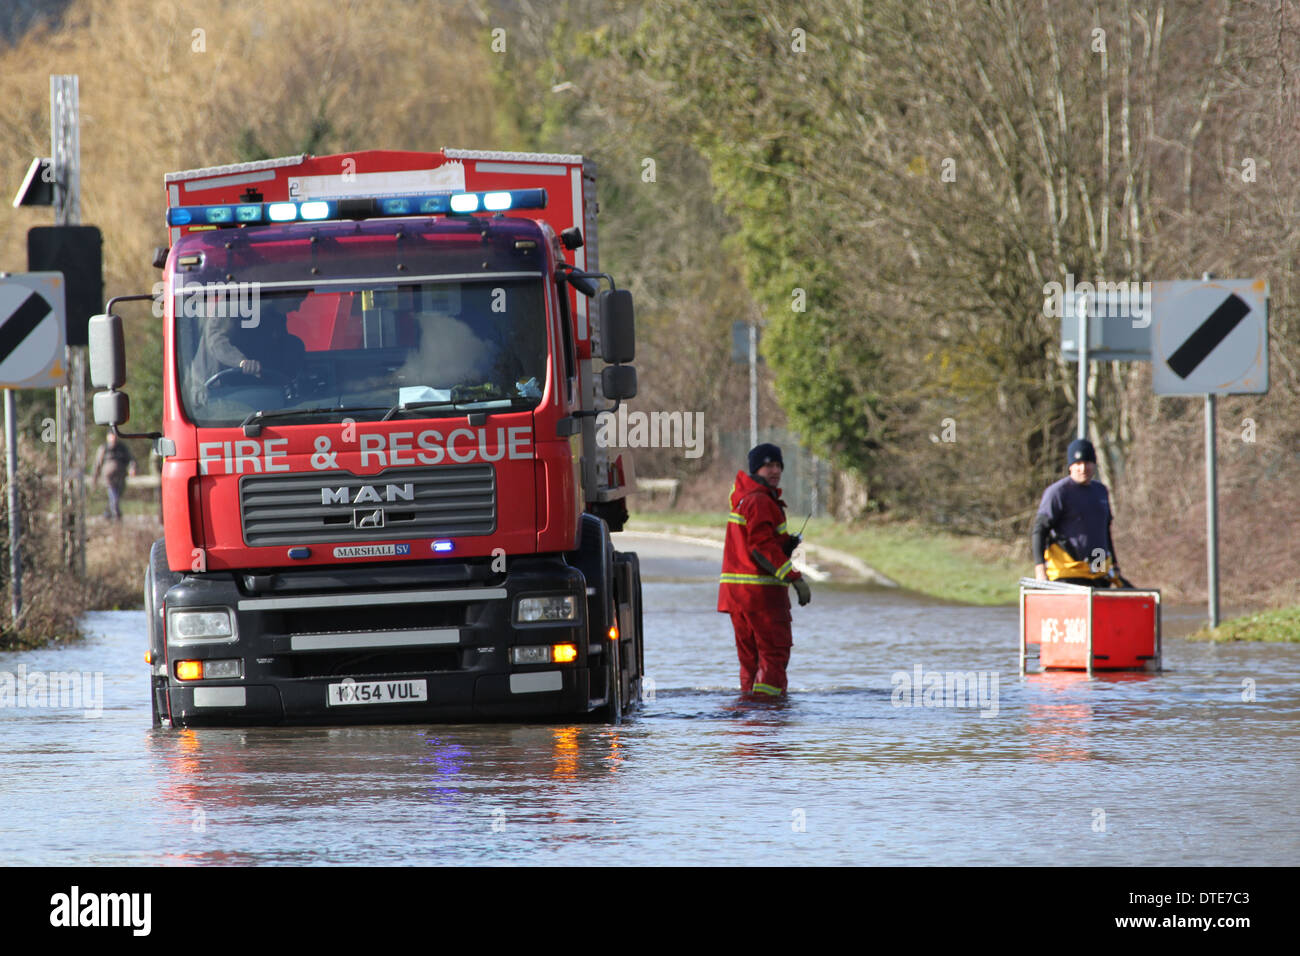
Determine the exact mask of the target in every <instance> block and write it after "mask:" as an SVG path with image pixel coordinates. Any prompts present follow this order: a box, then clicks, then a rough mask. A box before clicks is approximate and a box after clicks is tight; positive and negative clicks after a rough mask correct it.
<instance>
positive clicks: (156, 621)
mask: <svg viewBox="0 0 1300 956" xmlns="http://www.w3.org/2000/svg"><path fill="white" fill-rule="evenodd" d="M180 579H181V576H180V575H179V574H176V573H175V572H174V571H172V570H171V569H170V568H168V567H167V548H166V544H165V542H164V540H163V539H162V538H159V539H158V540H157V541H155V542H154V543H153V545H152V547H150V549H149V564H148V566H147V567H146V568H145V572H144V614H145V626H146V631H147V634H148V641H149V657H150V660H151V661H153V662H154V663H151V664H150V665H149V699H150V709H151V710H152V712H153V725H154V726H155V727H161V726H162V725H163V719H164V718H165V717H167V715H168V711H167V703H166V700H167V698H166V694H167V678H166V676H165V675H164V676H162V677H157V676H155V675H154V666H155V664H156V663H157V662H158V661H165V660H166V659H167V649H166V648H165V647H164V646H163V598H164V597H165V596H166V594H167V592H168V591H169V590H170V589H171V587H172V585H174V584H177V583H179V582H180Z"/></svg>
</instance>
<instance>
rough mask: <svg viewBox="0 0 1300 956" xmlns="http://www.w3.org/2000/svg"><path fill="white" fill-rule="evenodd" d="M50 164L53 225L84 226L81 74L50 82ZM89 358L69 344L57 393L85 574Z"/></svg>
mask: <svg viewBox="0 0 1300 956" xmlns="http://www.w3.org/2000/svg"><path fill="white" fill-rule="evenodd" d="M50 159H51V167H52V168H51V171H52V173H53V177H54V222H55V225H59V226H76V225H80V224H81V113H80V104H79V91H78V83H77V77H76V75H55V76H51V77H50ZM85 366H86V353H85V350H84V348H83V347H81V346H73V345H68V346H66V347H65V351H64V367H65V368H66V369H67V373H68V384H67V385H65V386H64V387H62V388H59V389H57V390H56V396H57V397H56V401H55V409H56V412H55V422H56V430H57V432H58V445H59V516H60V517H59V528H60V533H61V536H62V541H63V561H64V564H65V565H66V566H67V568H68V569H69V570H71V571H72V572H74V573H75V574H77V575H80V576H84V575H85V573H86V367H85Z"/></svg>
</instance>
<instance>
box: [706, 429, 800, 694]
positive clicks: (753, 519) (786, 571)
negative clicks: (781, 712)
mask: <svg viewBox="0 0 1300 956" xmlns="http://www.w3.org/2000/svg"><path fill="white" fill-rule="evenodd" d="M784 470H785V462H784V461H782V459H781V449H780V448H778V447H777V446H776V445H770V444H762V445H758V446H756V447H755V448H753V449H752V450H751V451H750V453H749V473H748V474H746V473H745V472H743V471H742V472H737V473H736V482H735V484H734V485H732V486H731V514H730V515H729V516H728V517H727V538H726V545H725V548H724V550H723V553H722V578H721V585H720V586H719V588H718V610H719V611H721V612H723V613H724V614H730V615H731V624H732V627H733V628H734V629H735V632H736V654H737V656H738V657H739V658H740V690H741V693H743V694H754V695H763V696H767V697H781V696H784V695H785V689H786V676H785V668H786V664H788V663H789V661H790V648H791V646H792V645H793V643H794V640H793V637H792V636H791V633H790V597H789V595H788V594H787V593H786V586H787V585H792V586H793V587H794V589H795V591H796V592H797V593H798V595H799V604H800V606H803V605H805V604H807V603H808V602H809V601H810V600H811V599H812V595H811V593H810V592H809V590H808V584H807V582H805V581H804V580H803V578H802V576H801V575H800V574H799V572H798V571H796V570H794V568H793V566H792V564H791V561H790V555H791V554H793V553H794V549H795V548H797V547H798V546H799V538H798V537H797V536H796V535H791V534H789V533H787V531H786V525H785V503H784V502H783V501H782V500H781V491H780V487H779V486H780V484H781V473H782V472H783V471H784Z"/></svg>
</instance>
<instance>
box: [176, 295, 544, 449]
mask: <svg viewBox="0 0 1300 956" xmlns="http://www.w3.org/2000/svg"><path fill="white" fill-rule="evenodd" d="M543 301H544V300H543V292H542V284H541V281H540V279H533V278H524V279H519V278H509V279H507V278H504V277H500V276H498V277H495V278H491V279H485V280H484V281H456V282H432V283H420V284H409V285H403V284H396V283H392V282H391V281H389V282H387V283H381V282H378V281H375V282H368V281H356V282H351V281H350V282H347V283H345V285H344V286H343V287H340V286H338V285H322V286H319V287H317V288H294V289H285V288H267V287H266V286H262V287H258V286H256V285H252V286H251V287H250V286H249V285H247V284H245V285H238V286H233V285H232V286H221V287H215V286H210V285H209V286H198V287H188V288H186V289H184V290H183V291H182V292H181V293H180V294H178V295H177V296H176V298H175V316H176V333H177V334H176V343H177V350H178V355H177V360H178V370H179V379H180V393H181V398H182V401H183V402H184V405H185V411H186V414H187V415H188V417H189V418H190V420H191V421H193V422H194V423H195V424H197V425H201V426H234V425H238V424H240V423H241V422H243V421H244V420H245V419H246V418H248V416H249V415H250V414H251V413H254V412H258V411H261V412H264V413H269V412H272V411H277V412H281V413H282V414H279V415H276V416H275V418H276V420H277V421H278V422H281V423H286V424H287V423H292V422H293V420H294V415H293V414H292V412H293V411H295V410H297V411H300V412H301V413H302V415H303V417H304V420H305V419H306V418H307V417H308V416H311V417H312V418H313V419H314V420H316V421H319V420H320V418H321V416H322V414H326V413H325V412H323V411H322V410H324V409H331V410H337V413H338V415H339V416H340V417H342V416H343V415H349V416H350V417H352V418H354V419H357V420H367V419H372V418H373V419H379V418H382V417H383V416H384V415H385V413H386V412H387V411H388V410H389V409H391V408H392V407H393V406H394V405H398V404H406V405H409V406H412V407H419V408H420V409H421V411H420V412H419V414H421V415H446V414H452V415H454V414H463V413H464V411H463V409H464V407H465V406H466V405H471V406H472V405H474V404H476V403H483V407H486V408H492V407H493V406H494V403H495V404H496V405H498V406H499V407H502V408H515V409H518V408H530V407H535V406H536V405H537V404H538V402H540V401H541V397H542V392H543V391H544V390H545V382H546V372H547V367H546V357H547V348H546V319H545V311H544V309H545V307H544V304H543ZM444 403H446V404H444ZM285 413H287V414H285Z"/></svg>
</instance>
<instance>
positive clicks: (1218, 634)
mask: <svg viewBox="0 0 1300 956" xmlns="http://www.w3.org/2000/svg"><path fill="white" fill-rule="evenodd" d="M1187 639H1188V640H1190V641H1219V642H1224V641H1272V642H1280V643H1291V644H1300V607H1283V608H1277V609H1275V610H1272V611H1260V612H1259V613H1258V614H1247V615H1246V616H1245V617H1237V618H1233V619H1232V620H1231V621H1224V622H1223V623H1222V624H1220V625H1219V626H1218V627H1203V628H1201V629H1200V630H1199V631H1196V632H1194V633H1192V634H1189V635H1187Z"/></svg>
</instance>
